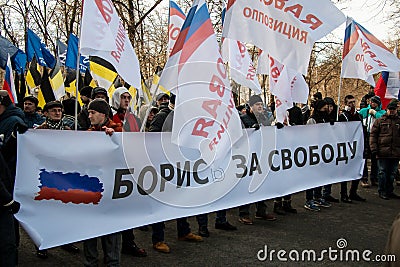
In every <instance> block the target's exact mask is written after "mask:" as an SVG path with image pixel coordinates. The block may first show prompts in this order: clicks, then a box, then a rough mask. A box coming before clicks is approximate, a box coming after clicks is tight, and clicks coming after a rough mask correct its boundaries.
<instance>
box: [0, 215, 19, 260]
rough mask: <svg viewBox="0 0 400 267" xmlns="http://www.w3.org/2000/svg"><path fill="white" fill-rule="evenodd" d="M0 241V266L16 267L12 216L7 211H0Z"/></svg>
mask: <svg viewBox="0 0 400 267" xmlns="http://www.w3.org/2000/svg"><path fill="white" fill-rule="evenodd" d="M0 240H1V242H0V266H16V265H17V246H16V241H15V231H14V216H13V215H12V214H11V212H10V211H8V210H4V211H3V210H0Z"/></svg>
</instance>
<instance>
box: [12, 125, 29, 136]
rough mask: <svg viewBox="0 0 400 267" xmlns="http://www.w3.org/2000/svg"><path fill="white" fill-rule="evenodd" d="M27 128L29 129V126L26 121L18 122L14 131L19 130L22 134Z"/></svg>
mask: <svg viewBox="0 0 400 267" xmlns="http://www.w3.org/2000/svg"><path fill="white" fill-rule="evenodd" d="M27 130H28V126H27V125H26V124H25V123H20V122H17V123H16V124H15V126H14V132H17V131H18V133H20V134H23V133H25V132H26V131H27Z"/></svg>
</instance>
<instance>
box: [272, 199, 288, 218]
mask: <svg viewBox="0 0 400 267" xmlns="http://www.w3.org/2000/svg"><path fill="white" fill-rule="evenodd" d="M274 212H275V213H276V214H278V215H286V212H285V210H284V209H283V207H282V201H276V200H275V201H274Z"/></svg>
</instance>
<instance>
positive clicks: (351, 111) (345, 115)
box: [339, 95, 365, 203]
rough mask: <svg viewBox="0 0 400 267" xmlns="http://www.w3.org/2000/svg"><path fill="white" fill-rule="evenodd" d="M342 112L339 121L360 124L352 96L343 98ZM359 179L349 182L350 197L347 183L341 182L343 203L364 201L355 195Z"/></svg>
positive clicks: (359, 117)
mask: <svg viewBox="0 0 400 267" xmlns="http://www.w3.org/2000/svg"><path fill="white" fill-rule="evenodd" d="M344 104H345V107H344V110H343V112H342V113H341V114H340V115H339V121H343V122H346V121H359V122H361V116H360V114H358V113H357V111H356V99H355V98H354V96H352V95H346V96H345V98H344ZM359 183H360V179H357V180H353V181H351V187H350V195H348V194H347V182H341V184H340V185H341V186H340V187H341V190H340V196H341V197H340V199H341V201H342V202H343V203H352V200H356V201H365V198H362V197H360V196H359V195H358V194H357V188H358V184H359Z"/></svg>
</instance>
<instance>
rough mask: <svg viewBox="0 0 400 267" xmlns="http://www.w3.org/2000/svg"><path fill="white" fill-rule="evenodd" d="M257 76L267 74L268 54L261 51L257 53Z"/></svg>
mask: <svg viewBox="0 0 400 267" xmlns="http://www.w3.org/2000/svg"><path fill="white" fill-rule="evenodd" d="M256 72H257V74H269V58H268V54H267V53H265V52H263V51H262V50H261V49H260V50H259V51H258V60H257V71H256Z"/></svg>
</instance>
